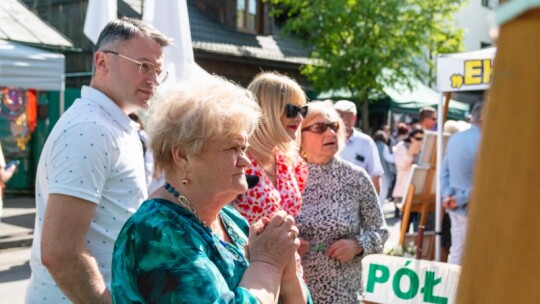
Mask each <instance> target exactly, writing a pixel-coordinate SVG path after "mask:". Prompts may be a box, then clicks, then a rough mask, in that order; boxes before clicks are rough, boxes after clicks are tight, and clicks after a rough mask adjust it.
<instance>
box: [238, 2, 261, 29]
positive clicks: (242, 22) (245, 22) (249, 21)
mask: <svg viewBox="0 0 540 304" xmlns="http://www.w3.org/2000/svg"><path fill="white" fill-rule="evenodd" d="M258 11H259V3H258V0H237V1H236V28H237V29H238V30H240V31H245V32H250V33H257V32H258V30H259V29H258V25H259V14H258Z"/></svg>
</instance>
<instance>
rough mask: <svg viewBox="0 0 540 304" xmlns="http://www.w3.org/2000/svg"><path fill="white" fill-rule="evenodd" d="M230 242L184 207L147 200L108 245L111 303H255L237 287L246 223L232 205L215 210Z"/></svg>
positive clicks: (244, 264)
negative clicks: (112, 242)
mask: <svg viewBox="0 0 540 304" xmlns="http://www.w3.org/2000/svg"><path fill="white" fill-rule="evenodd" d="M219 216H220V217H221V220H222V222H223V224H224V226H225V228H226V229H227V232H228V233H229V236H230V237H231V239H232V241H233V243H232V244H231V243H227V242H224V241H221V240H220V239H219V238H218V236H217V235H216V234H214V233H212V231H211V230H210V229H209V228H208V227H206V226H204V225H203V224H202V223H201V222H200V221H199V220H198V219H197V218H196V217H195V216H194V215H193V214H192V213H190V212H188V211H187V210H186V209H184V208H182V207H180V206H179V205H177V204H174V203H172V202H170V201H167V200H163V199H150V200H147V201H146V202H144V204H143V205H142V206H141V207H140V208H139V210H138V211H137V212H136V213H135V214H134V215H133V216H132V217H131V218H130V219H129V220H128V221H127V222H126V224H125V225H124V227H123V228H122V231H121V232H120V235H119V236H118V239H117V241H116V244H115V247H114V254H113V267H112V284H111V292H112V295H113V300H114V302H115V303H190V304H194V303H258V301H257V299H256V298H255V296H253V295H252V294H251V293H250V292H249V291H248V290H247V289H245V288H242V287H239V286H238V284H239V283H240V280H241V279H242V275H243V274H244V271H245V270H246V268H247V267H248V265H249V263H248V261H247V260H246V258H245V257H244V245H245V244H246V243H247V235H248V230H249V226H248V224H247V222H246V220H245V219H244V218H243V217H242V216H241V215H240V214H239V213H237V212H236V211H235V210H234V209H233V208H232V207H229V206H225V207H224V208H223V209H222V210H221V211H220V213H219Z"/></svg>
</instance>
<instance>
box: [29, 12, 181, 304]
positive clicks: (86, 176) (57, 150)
mask: <svg viewBox="0 0 540 304" xmlns="http://www.w3.org/2000/svg"><path fill="white" fill-rule="evenodd" d="M170 42H171V41H170V39H169V38H167V37H165V36H164V35H163V34H161V33H160V32H158V31H157V30H155V29H154V28H152V27H150V26H148V25H147V24H145V23H143V22H141V21H139V20H135V19H127V18H122V19H119V20H114V21H111V22H110V23H109V24H107V26H106V27H105V28H104V30H103V31H102V33H101V35H100V37H99V40H98V42H97V44H96V48H95V52H94V75H93V77H92V80H91V82H90V86H89V87H87V86H84V87H83V88H82V91H81V98H79V99H77V100H76V101H75V103H74V104H73V106H71V107H70V108H69V109H68V110H67V111H66V113H65V114H63V115H62V117H61V118H60V120H59V121H58V123H57V124H56V125H55V126H54V129H53V130H52V132H51V134H50V135H49V137H48V139H47V142H46V144H45V147H44V148H43V151H42V154H41V157H40V160H39V165H38V171H37V179H36V205H37V214H36V223H35V232H34V243H33V246H32V256H31V259H30V266H31V268H32V277H31V280H30V284H29V287H28V290H27V296H26V302H27V303H66V302H69V301H72V302H76V303H111V296H110V293H109V287H110V281H111V261H112V252H113V246H114V242H115V240H116V237H117V235H118V233H119V231H120V229H121V228H122V226H123V224H124V223H125V221H126V220H127V219H128V218H129V216H131V215H132V214H133V213H134V212H135V211H136V209H137V208H138V207H139V205H140V204H141V203H142V201H143V200H144V199H145V198H146V196H147V189H146V182H145V173H144V166H143V164H144V160H143V153H142V146H141V143H140V141H139V137H138V135H137V129H136V126H135V124H134V123H133V122H132V121H131V119H130V118H129V117H128V114H129V113H132V112H134V111H137V110H139V109H141V108H145V107H147V103H148V100H149V99H150V98H151V97H152V96H153V94H154V91H155V89H156V86H157V85H159V84H160V83H161V82H162V81H164V80H165V78H166V76H167V75H166V72H164V71H162V70H161V65H162V60H163V48H164V47H165V46H167V45H169V44H170Z"/></svg>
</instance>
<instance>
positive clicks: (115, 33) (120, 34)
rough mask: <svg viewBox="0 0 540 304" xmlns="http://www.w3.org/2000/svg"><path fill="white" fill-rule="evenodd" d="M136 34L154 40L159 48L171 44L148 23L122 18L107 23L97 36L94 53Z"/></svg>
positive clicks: (169, 40)
mask: <svg viewBox="0 0 540 304" xmlns="http://www.w3.org/2000/svg"><path fill="white" fill-rule="evenodd" d="M137 34H143V35H146V36H148V37H150V38H152V39H154V41H156V42H157V43H158V44H159V45H160V46H161V47H165V46H167V45H169V44H171V42H172V39H170V38H168V37H166V36H165V35H163V34H162V33H161V32H160V31H158V30H156V29H155V28H154V27H152V26H151V25H149V24H148V23H146V22H143V21H141V20H138V19H133V18H126V17H123V18H121V19H116V20H113V21H111V22H109V23H107V25H106V26H105V28H104V29H103V30H102V31H101V34H99V38H98V41H97V43H96V46H95V47H94V52H95V51H99V50H101V49H102V48H103V47H105V46H108V45H109V44H111V43H113V42H117V41H125V40H129V39H131V38H133V37H135V35H137Z"/></svg>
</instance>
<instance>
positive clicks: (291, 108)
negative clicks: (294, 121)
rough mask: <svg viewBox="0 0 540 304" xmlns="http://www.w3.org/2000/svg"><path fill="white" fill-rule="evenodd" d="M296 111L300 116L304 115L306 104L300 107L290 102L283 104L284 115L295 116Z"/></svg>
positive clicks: (305, 113)
mask: <svg viewBox="0 0 540 304" xmlns="http://www.w3.org/2000/svg"><path fill="white" fill-rule="evenodd" d="M298 113H300V115H302V117H306V115H307V106H303V107H301V108H300V107H298V106H295V105H292V104H287V105H286V106H285V115H287V118H295V117H296V115H298Z"/></svg>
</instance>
